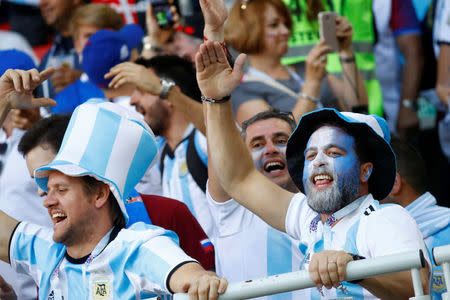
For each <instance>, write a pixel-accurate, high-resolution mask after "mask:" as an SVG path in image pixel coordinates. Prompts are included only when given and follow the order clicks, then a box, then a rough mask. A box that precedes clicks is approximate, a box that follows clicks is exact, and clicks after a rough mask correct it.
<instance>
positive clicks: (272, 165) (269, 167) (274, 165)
mask: <svg viewBox="0 0 450 300" xmlns="http://www.w3.org/2000/svg"><path fill="white" fill-rule="evenodd" d="M285 167H286V165H285V164H284V163H282V162H280V161H271V162H267V163H266V164H264V171H266V172H267V173H272V172H276V171H282V170H284V168H285Z"/></svg>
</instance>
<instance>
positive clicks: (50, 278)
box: [10, 222, 193, 300]
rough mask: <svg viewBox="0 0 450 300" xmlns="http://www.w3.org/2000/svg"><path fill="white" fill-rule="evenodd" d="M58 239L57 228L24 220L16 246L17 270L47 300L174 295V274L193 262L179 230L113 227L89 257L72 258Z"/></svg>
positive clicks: (14, 265) (12, 258)
mask: <svg viewBox="0 0 450 300" xmlns="http://www.w3.org/2000/svg"><path fill="white" fill-rule="evenodd" d="M117 232H118V233H117ZM115 233H117V236H116V237H115V238H114V235H115ZM52 235H53V231H52V230H51V229H46V228H43V227H40V226H37V225H34V224H30V223H27V222H22V223H19V225H18V226H17V228H16V230H15V231H14V233H13V235H12V238H11V244H10V262H11V266H12V268H13V269H14V270H15V271H16V272H19V273H28V274H30V275H31V276H32V277H33V279H34V280H35V282H36V284H37V285H38V286H39V299H43V300H47V299H48V300H50V299H51V300H57V299H58V300H61V299H65V300H71V299H136V298H137V299H139V298H151V297H156V296H157V295H159V294H168V293H169V287H168V282H169V278H170V274H171V273H172V272H173V271H174V270H175V269H176V268H177V267H178V266H180V265H181V264H183V263H186V262H189V261H193V260H192V258H190V257H189V256H187V255H186V254H185V253H184V252H183V251H182V250H181V249H180V248H179V247H178V245H177V242H178V241H177V237H176V235H175V234H174V233H173V232H171V231H166V230H164V229H162V228H160V227H156V226H152V225H146V224H144V223H135V224H134V225H132V226H131V227H130V228H128V229H122V230H120V231H119V230H115V229H112V230H111V231H110V232H109V233H108V234H107V235H105V237H103V239H102V240H101V241H100V242H99V243H98V245H97V246H96V247H95V249H94V250H93V251H92V253H91V254H90V255H89V257H87V258H85V259H73V258H71V257H69V256H68V255H66V247H65V246H64V245H62V244H59V243H55V242H54V241H53V238H52ZM110 239H112V240H111V241H110Z"/></svg>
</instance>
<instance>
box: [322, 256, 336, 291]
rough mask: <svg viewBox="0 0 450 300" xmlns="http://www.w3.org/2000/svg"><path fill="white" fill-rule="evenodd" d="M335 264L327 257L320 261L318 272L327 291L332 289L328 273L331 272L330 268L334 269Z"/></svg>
mask: <svg viewBox="0 0 450 300" xmlns="http://www.w3.org/2000/svg"><path fill="white" fill-rule="evenodd" d="M333 264H334V263H329V262H328V259H327V258H326V257H325V258H322V259H320V260H319V264H318V272H319V277H320V282H321V283H322V285H324V286H325V287H326V288H327V289H331V288H332V284H331V277H330V274H329V273H328V272H329V270H328V268H329V267H332V265H333ZM330 271H331V270H330Z"/></svg>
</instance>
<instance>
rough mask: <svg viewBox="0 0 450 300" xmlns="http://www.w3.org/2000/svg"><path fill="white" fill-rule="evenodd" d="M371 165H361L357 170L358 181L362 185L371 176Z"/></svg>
mask: <svg viewBox="0 0 450 300" xmlns="http://www.w3.org/2000/svg"><path fill="white" fill-rule="evenodd" d="M372 170H373V164H372V163H371V162H366V163H363V164H362V165H361V167H360V169H359V180H360V181H361V182H362V183H367V182H368V181H369V179H370V175H372Z"/></svg>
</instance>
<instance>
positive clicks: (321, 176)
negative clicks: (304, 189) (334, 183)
mask: <svg viewBox="0 0 450 300" xmlns="http://www.w3.org/2000/svg"><path fill="white" fill-rule="evenodd" d="M324 179H325V180H331V176H329V175H325V174H321V175H317V176H315V177H314V181H317V180H324Z"/></svg>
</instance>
